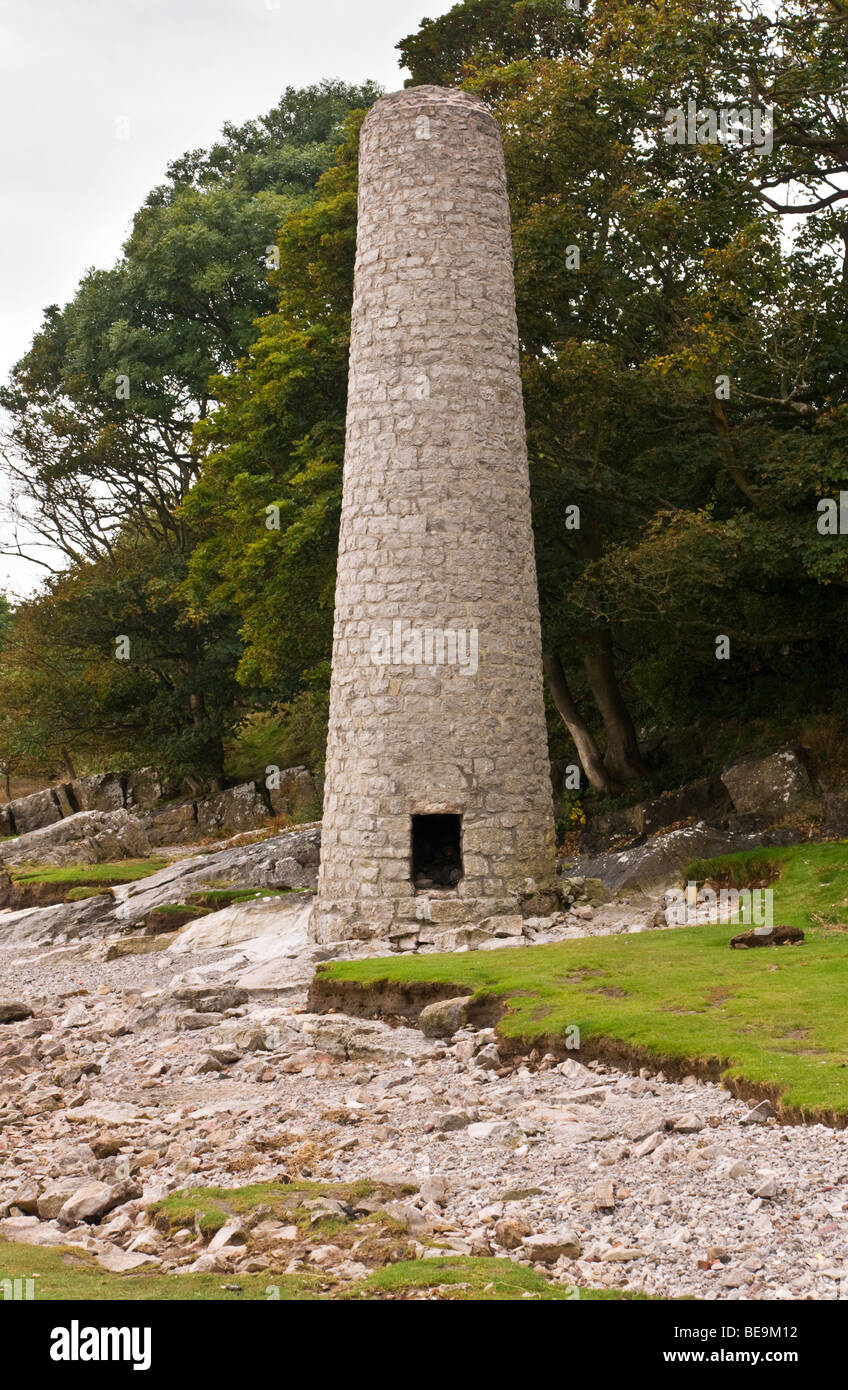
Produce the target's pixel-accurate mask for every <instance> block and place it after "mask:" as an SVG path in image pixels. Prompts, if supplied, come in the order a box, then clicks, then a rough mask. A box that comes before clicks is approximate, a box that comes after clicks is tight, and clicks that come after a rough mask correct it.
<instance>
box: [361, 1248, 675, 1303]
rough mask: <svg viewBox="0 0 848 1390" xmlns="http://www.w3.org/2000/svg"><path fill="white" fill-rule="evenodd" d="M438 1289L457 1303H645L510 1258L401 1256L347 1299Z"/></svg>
mask: <svg viewBox="0 0 848 1390" xmlns="http://www.w3.org/2000/svg"><path fill="white" fill-rule="evenodd" d="M428 1289H429V1290H438V1295H439V1297H440V1298H445V1299H450V1300H451V1301H457V1302H472V1301H474V1302H484V1303H487V1302H499V1303H506V1302H511V1301H512V1300H513V1299H525V1297H526V1296H530V1297H532V1298H537V1299H542V1300H543V1301H547V1302H555V1301H557V1302H559V1301H569V1302H570V1301H574V1302H576V1301H577V1299H576V1298H575V1297H574V1295H575V1293H576V1292H579V1297H580V1301H581V1302H583V1301H584V1300H588V1301H592V1302H595V1301H598V1300H610V1301H618V1300H622V1299H637V1300H639V1301H643V1300H644V1301H647V1299H648V1295H647V1294H643V1293H626V1292H624V1291H622V1290H621V1289H579V1290H575V1288H573V1287H572V1288H569V1287H567V1286H566V1285H562V1284H552V1283H550V1282H549V1280H547V1279H546V1278H545V1276H544V1275H543V1274H540V1273H539V1271H538V1270H535V1269H525V1268H524V1267H523V1266H522V1265H519V1264H513V1262H512V1261H511V1260H498V1259H492V1258H488V1259H487V1258H486V1257H484V1256H468V1255H457V1256H453V1255H451V1256H445V1257H444V1258H439V1259H434V1260H399V1261H398V1263H397V1264H391V1265H386V1266H385V1267H384V1268H383V1269H378V1270H376V1271H375V1272H374V1273H373V1274H371V1275H369V1277H368V1278H367V1279H365V1280H364V1281H363V1282H362V1284H361V1285H360V1286H359V1287H358V1288H357V1289H355V1290H352V1291H351V1292H350V1293H349V1294H346V1295H345V1297H351V1298H372V1297H374V1296H375V1295H380V1294H388V1295H392V1294H394V1295H404V1294H409V1293H413V1292H415V1291H419V1290H428Z"/></svg>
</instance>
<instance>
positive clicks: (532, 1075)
mask: <svg viewBox="0 0 848 1390" xmlns="http://www.w3.org/2000/svg"><path fill="white" fill-rule="evenodd" d="M175 867H177V866H175ZM186 876H187V877H188V874H187V875H186ZM573 886H574V889H575V901H574V902H573V903H572V904H571V907H570V909H569V912H568V913H567V914H566V915H565V920H566V922H567V923H568V925H564V926H563V925H562V924H554V925H553V926H550V925H548V924H547V923H545V924H538V923H537V924H536V925H532V924H523V925H522V936H521V938H519V937H518V936H517V935H516V936H509V935H506V936H503V937H498V936H496V935H494V932H493V934H492V935H491V937H490V938H488V939H487V941H483V942H479V943H471V942H469V941H467V940H466V941H463V942H462V943H461V944H460V946H459V947H458V949H459V950H463V949H472V946H473V945H476V946H477V948H481V949H487V948H490V947H491V945H492V944H493V943H496V942H497V943H501V942H502V943H503V944H504V945H515V944H516V942H517V941H519V940H525V941H526V940H530V939H538V938H541V939H545V938H546V936H547V935H548V934H549V933H552V932H553V931H554V930H555V928H556V926H557V925H559V928H560V938H559V939H561V937H562V935H563V934H568V933H574V934H577V933H581V934H584V935H586V934H591V933H597V932H599V931H602V930H606V931H629V930H632V929H633V928H634V927H641V928H642V929H644V927H645V926H646V925H650V921H649V919H650V917H651V914H652V913H654V914H655V913H656V904H654V906H653V908H652V907H651V906H650V905H648V906H646V905H644V904H640V905H634V904H626V903H625V904H622V903H612V904H606V905H598V906H597V907H592V906H591V904H589V903H586V902H583V903H581V902H580V901H579V900H578V894H579V892H582V891H585V885H573ZM133 888H134V890H135V889H139V896H143V893H144V892H146V891H150V890H149V886H148V889H143V888H142V887H141V885H133ZM153 891H158V890H156V889H154V890H153ZM134 895H135V893H133V894H129V893H128V894H127V895H126V897H125V901H127V902H128V901H129V900H130V898H131V897H132V896H134ZM260 901H261V900H260ZM271 902H272V906H262V907H260V906H259V905H258V904H250V905H249V907H250V911H249V913H248V914H247V918H246V920H248V921H251V920H252V926H251V927H250V931H251V933H252V934H250V935H244V934H243V932H242V933H240V932H239V931H238V930H237V929H236V927H235V923H236V922H237V920H238V915H237V914H235V913H233V912H232V910H230V912H231V915H230V918H229V919H228V921H226V922H223V923H221V924H220V931H221V935H220V937H217V936H216V935H215V932H214V931H213V932H212V934H211V935H209V923H210V921H211V920H212V919H211V918H207V919H204V920H201V921H198V922H195V923H193V924H192V925H191V926H189V927H187V928H184V929H183V931H182V932H181V933H180V934H179V935H178V937H177V941H176V942H175V943H174V944H173V945H172V946H171V947H170V948H169V949H167V950H164V951H161V952H157V953H155V954H152V955H145V956H136V957H130V958H123V959H116V960H111V961H108V960H106V958H105V951H104V942H103V941H101V940H98V939H94V940H90V941H88V940H87V941H81V942H79V943H76V944H74V943H68V944H64V945H62V944H60V945H58V946H57V945H55V943H54V945H53V946H52V948H50V949H47V950H45V949H44V948H38V949H35V948H33V949H32V950H30V951H29V954H27V949H26V948H22V946H21V944H20V942H19V941H16V942H15V943H13V944H12V945H9V946H5V947H4V946H3V944H2V941H0V1240H3V1239H5V1240H12V1241H19V1242H23V1243H27V1244H32V1245H36V1244H40V1245H71V1246H76V1247H80V1248H82V1249H85V1250H88V1251H89V1252H91V1253H93V1254H94V1255H95V1256H96V1258H97V1260H98V1261H99V1263H100V1264H101V1265H102V1266H103V1267H104V1268H106V1269H109V1270H113V1271H119V1272H120V1271H124V1270H132V1269H137V1268H142V1267H144V1266H145V1265H147V1266H149V1267H156V1268H160V1269H162V1270H165V1271H175V1272H182V1271H188V1270H194V1271H200V1270H206V1271H216V1272H220V1273H222V1274H227V1275H233V1276H238V1275H239V1274H241V1273H245V1272H261V1271H262V1270H266V1269H267V1270H268V1271H274V1270H280V1269H287V1270H292V1271H293V1270H299V1269H307V1270H310V1269H311V1270H319V1271H321V1272H322V1273H324V1274H326V1275H327V1276H332V1277H333V1278H338V1279H340V1280H342V1281H344V1280H348V1279H349V1280H353V1279H356V1278H357V1277H361V1275H362V1274H363V1273H365V1272H367V1271H368V1270H369V1269H370V1268H373V1267H374V1265H375V1264H376V1263H380V1262H381V1261H385V1260H388V1259H396V1258H401V1257H406V1258H411V1257H419V1258H431V1257H432V1256H433V1255H435V1254H437V1253H444V1252H458V1253H462V1254H472V1255H476V1254H486V1255H495V1256H500V1257H502V1258H504V1259H509V1260H517V1261H520V1262H522V1263H524V1264H527V1265H532V1266H533V1267H535V1268H538V1269H540V1270H544V1271H545V1272H546V1274H547V1275H548V1276H549V1277H551V1278H553V1279H555V1280H557V1281H559V1282H561V1283H563V1284H565V1285H568V1286H572V1285H591V1286H594V1287H609V1288H629V1289H643V1290H645V1291H647V1292H649V1293H652V1294H656V1295H659V1296H661V1297H680V1296H694V1297H698V1298H706V1299H716V1298H721V1299H737V1298H746V1299H793V1298H815V1299H835V1298H839V1297H845V1296H846V1295H848V1159H846V1151H845V1136H844V1133H843V1132H839V1131H836V1130H831V1129H827V1128H825V1127H824V1126H821V1125H813V1126H809V1127H801V1126H798V1127H789V1126H782V1125H780V1124H779V1123H778V1122H777V1120H776V1118H775V1117H774V1112H773V1111H772V1108H771V1106H770V1105H769V1103H768V1102H764V1103H761V1104H760V1105H758V1106H756V1107H749V1106H748V1105H747V1104H746V1103H745V1102H743V1101H740V1100H735V1099H733V1098H732V1097H731V1096H730V1095H729V1093H727V1092H726V1091H723V1090H721V1089H720V1088H719V1087H717V1086H714V1085H709V1084H702V1083H699V1082H698V1081H696V1080H695V1079H694V1078H691V1077H690V1078H686V1079H684V1080H683V1081H680V1082H673V1081H670V1080H667V1079H666V1078H664V1077H663V1075H662V1074H661V1073H660V1074H658V1075H652V1074H649V1073H648V1072H647V1071H644V1070H643V1071H642V1072H641V1073H640V1074H639V1075H629V1074H623V1073H620V1072H618V1071H615V1070H613V1069H611V1068H608V1067H605V1066H603V1065H601V1064H599V1063H594V1062H593V1063H590V1064H589V1065H588V1066H586V1065H583V1063H581V1061H580V1060H579V1057H578V1056H577V1055H575V1057H574V1058H568V1059H567V1060H566V1061H564V1062H558V1061H557V1060H556V1059H555V1058H553V1057H550V1056H548V1057H540V1056H538V1055H536V1054H531V1056H530V1057H529V1058H526V1059H512V1060H510V1059H507V1058H505V1057H503V1056H502V1055H501V1052H500V1050H499V1046H498V1037H497V1034H496V1032H495V1031H494V1030H493V1029H490V1028H480V1029H474V1028H472V1027H470V1026H469V1025H468V1021H467V1013H466V1006H467V1002H468V1001H467V1000H463V999H460V1000H452V1001H441V1002H440V1003H439V1004H438V1005H434V1006H431V1008H430V1009H429V1010H425V1013H424V1015H422V1020H421V1022H422V1027H416V1028H413V1027H395V1028H392V1027H389V1026H388V1025H387V1024H385V1023H383V1022H377V1021H373V1020H367V1019H365V1020H363V1019H354V1018H348V1017H345V1016H342V1015H338V1014H312V1013H309V1012H308V1011H307V1005H306V993H307V988H308V984H309V980H310V978H311V976H312V973H313V972H314V969H315V965H316V964H317V962H318V961H319V960H322V959H326V958H328V956H330V955H333V954H337V953H341V954H350V953H358V954H373V953H374V950H375V943H370V944H365V943H357V944H355V945H354V946H353V947H348V948H346V949H345V950H344V951H341V948H335V949H332V950H331V949H328V948H318V947H316V946H315V945H314V944H312V943H310V942H308V941H307V939H306V917H307V916H308V899H305V900H304V901H302V902H292V903H291V904H290V905H289V906H287V908H286V909H285V911H284V912H283V913H282V915H281V908H280V906H279V900H277V905H276V906H273V902H274V900H271ZM82 906H86V904H83V905H82ZM51 910H52V909H51ZM254 914H255V915H254ZM263 914H264V916H263ZM215 915H216V917H218V918H222V917H224V916H225V914H223V913H219V914H215ZM0 921H2V918H0ZM269 928H270V929H269ZM204 930H206V932H207V935H206V936H205V937H204V936H203V934H202V933H203V932H204ZM245 930H247V929H245ZM192 932H194V933H195V937H194V938H193V939H192V938H191V937H190V935H189V934H190V933H192ZM526 932H530V933H535V934H537V936H534V937H533V938H531V937H529V936H526V935H525V933H526ZM433 945H434V943H429V944H428V945H427V946H425V947H424V948H423V949H430V948H432V946H433ZM377 949H378V950H383V951H385V952H387V951H389V950H390V949H391V948H390V946H389V945H388V943H382V945H377ZM286 1178H287V1179H300V1178H311V1179H314V1180H316V1181H319V1182H328V1183H330V1182H344V1183H351V1182H357V1181H359V1180H360V1179H371V1180H373V1181H374V1183H375V1185H376V1186H375V1193H374V1195H373V1197H371V1198H368V1199H364V1200H365V1202H366V1204H367V1203H368V1202H370V1204H371V1205H370V1209H366V1206H363V1204H362V1203H359V1205H357V1204H355V1203H354V1204H345V1203H339V1202H336V1203H335V1206H333V1205H332V1201H331V1199H329V1198H320V1199H316V1201H317V1203H318V1205H317V1206H316V1207H315V1208H314V1209H312V1210H311V1211H308V1212H305V1211H304V1209H303V1204H301V1206H299V1207H298V1209H297V1210H296V1211H294V1212H293V1213H292V1219H291V1220H289V1219H288V1216H287V1217H286V1219H285V1220H281V1219H280V1218H279V1214H274V1213H270V1214H269V1212H268V1211H267V1210H263V1209H262V1208H261V1207H260V1208H259V1209H258V1210H257V1211H254V1212H252V1213H250V1214H249V1215H248V1216H246V1217H244V1218H243V1219H242V1218H235V1217H234V1218H233V1219H232V1220H230V1219H228V1221H227V1223H226V1224H225V1225H224V1226H223V1227H221V1229H219V1230H218V1231H217V1232H216V1233H215V1234H214V1236H213V1238H212V1239H209V1238H208V1236H206V1237H205V1236H204V1234H202V1233H201V1231H200V1229H199V1227H198V1226H197V1224H196V1223H189V1225H188V1226H186V1225H184V1224H183V1225H180V1226H178V1227H174V1226H173V1225H172V1224H170V1223H169V1221H168V1220H167V1219H163V1213H161V1212H159V1211H157V1210H151V1207H152V1206H153V1204H155V1203H157V1202H161V1201H162V1200H163V1199H164V1198H166V1197H167V1196H168V1194H170V1193H172V1192H174V1191H176V1190H178V1189H191V1188H195V1187H201V1186H202V1187H209V1186H222V1187H231V1186H239V1185H244V1184H246V1183H261V1182H269V1181H278V1182H279V1181H282V1180H283V1179H286ZM293 1200H294V1199H293ZM327 1202H330V1206H329V1207H328V1206H327V1205H326V1204H327ZM322 1203H323V1205H322ZM381 1214H384V1216H385V1222H384V1224H383V1225H381V1224H380V1223H381V1221H382V1220H383V1216H382V1215H381ZM328 1218H331V1221H330V1223H329V1225H328ZM375 1223H376V1224H375ZM331 1228H332V1229H331ZM328 1230H331V1233H330V1234H327V1231H328Z"/></svg>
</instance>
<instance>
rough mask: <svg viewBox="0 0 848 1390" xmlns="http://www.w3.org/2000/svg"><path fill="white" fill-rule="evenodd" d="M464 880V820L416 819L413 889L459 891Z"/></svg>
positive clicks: (424, 817)
mask: <svg viewBox="0 0 848 1390" xmlns="http://www.w3.org/2000/svg"><path fill="white" fill-rule="evenodd" d="M461 878H462V816H447V815H445V816H441V815H440V816H413V817H412V883H413V887H414V888H416V889H422V890H426V889H428V888H455V887H456V885H457V884H458V883H459V880H460V879H461Z"/></svg>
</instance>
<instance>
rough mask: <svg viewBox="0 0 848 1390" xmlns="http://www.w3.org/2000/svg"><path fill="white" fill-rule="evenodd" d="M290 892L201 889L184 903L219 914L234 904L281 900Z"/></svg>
mask: <svg viewBox="0 0 848 1390" xmlns="http://www.w3.org/2000/svg"><path fill="white" fill-rule="evenodd" d="M292 892H294V889H292V888H203V889H200V890H199V891H198V892H196V893H189V895H188V897H187V898H186V902H187V903H191V904H192V905H193V906H195V907H208V908H212V909H213V910H214V911H215V912H220V910H221V909H222V908H224V907H232V906H233V904H234V903H249V902H253V901H254V899H256V898H281V897H283V896H284V894H286V893H292Z"/></svg>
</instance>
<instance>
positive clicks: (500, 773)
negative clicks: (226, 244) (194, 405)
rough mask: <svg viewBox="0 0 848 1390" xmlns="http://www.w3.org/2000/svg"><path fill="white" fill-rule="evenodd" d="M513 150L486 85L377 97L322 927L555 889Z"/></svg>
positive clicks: (390, 923) (375, 927)
mask: <svg viewBox="0 0 848 1390" xmlns="http://www.w3.org/2000/svg"><path fill="white" fill-rule="evenodd" d="M554 888H555V862H554V826H553V812H552V799H551V785H550V771H549V764H548V753H547V741H546V735H545V719H544V710H543V701H542V674H541V644H540V632H539V604H538V593H537V588H536V571H535V564H534V556H533V536H532V530H531V524H530V497H529V485H528V471H527V448H526V440H525V432H524V409H523V402H522V397H521V382H520V377H519V366H518V334H517V327H516V318H515V290H514V280H513V263H512V242H511V236H510V223H509V206H508V202H507V193H506V176H505V171H504V160H503V150H502V147H501V139H500V133H499V131H498V127H497V125H496V123H495V121H494V120H493V118H492V117H491V115H490V114H489V112H488V111H487V110H486V108H485V106H484V105H483V104H482V102H480V101H479V100H477V99H476V98H475V97H473V96H470V95H468V94H467V93H465V92H460V91H453V90H446V89H443V88H441V87H415V88H411V89H408V90H406V91H403V92H398V93H396V94H394V95H393V96H388V97H384V98H383V99H382V100H381V101H378V102H377V104H376V105H375V106H374V107H373V109H372V110H371V112H370V113H369V115H368V117H367V119H366V121H365V123H364V126H363V129H362V142H361V153H360V188H359V234H358V244H357V258H356V281H355V289H354V302H353V326H352V334H351V351H350V389H349V399H348V414H347V448H346V454H345V469H344V501H343V507H342V519H341V534H340V538H339V569H338V582H337V589H336V611H335V636H334V643H333V679H332V693H331V701H330V736H329V745H328V752H327V772H326V793H325V802H324V829H323V843H322V853H321V871H320V877H319V886H318V898H317V900H316V905H315V909H314V911H313V916H312V925H311V930H312V935H313V937H314V938H315V939H317V940H318V941H339V940H344V939H348V938H351V937H357V938H365V937H369V936H379V937H387V938H392V939H393V940H395V941H396V943H397V944H398V945H400V946H401V947H412V946H415V945H416V944H417V942H418V941H419V940H423V941H432V940H433V938H434V936H436V935H437V934H438V932H439V931H440V930H444V929H445V928H446V927H448V926H449V925H453V924H471V923H476V922H479V921H480V920H481V919H484V918H486V917H489V916H492V915H498V914H503V913H516V912H518V911H520V910H521V908H522V906H524V907H525V908H529V909H530V910H533V908H534V907H535V909H536V910H538V909H539V907H545V906H550V905H551V904H552V902H553V900H554Z"/></svg>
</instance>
